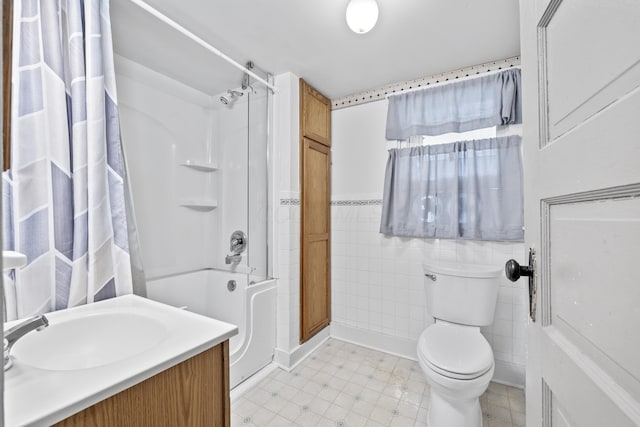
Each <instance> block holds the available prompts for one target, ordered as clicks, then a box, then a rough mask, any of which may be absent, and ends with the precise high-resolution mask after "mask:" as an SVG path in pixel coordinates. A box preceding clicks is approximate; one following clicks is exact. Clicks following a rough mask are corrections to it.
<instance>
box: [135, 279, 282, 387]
mask: <svg viewBox="0 0 640 427" xmlns="http://www.w3.org/2000/svg"><path fill="white" fill-rule="evenodd" d="M254 279H256V278H253V277H251V276H249V275H247V274H240V273H231V272H225V271H219V270H198V271H194V272H190V273H185V274H177V275H172V276H169V277H162V278H156V279H147V297H148V298H149V299H152V300H155V301H159V302H162V303H165V304H169V305H172V306H174V307H180V308H184V309H186V310H189V311H192V312H194V313H198V314H202V315H204V316H207V317H211V318H214V319H218V320H222V321H224V322H228V323H232V324H234V325H237V326H238V330H239V332H238V335H236V336H234V337H232V338H231V339H230V340H229V363H230V371H229V376H230V384H231V388H234V387H235V386H237V385H238V384H240V383H241V382H242V381H244V380H245V379H247V378H249V377H250V376H251V375H253V374H254V373H256V372H258V371H259V370H260V369H262V368H263V367H264V366H266V365H268V364H269V363H271V361H272V360H273V352H274V348H275V343H276V281H275V280H263V281H261V282H254ZM230 280H234V281H235V283H236V288H235V290H233V291H230V290H229V289H228V287H227V284H228V282H229V281H230Z"/></svg>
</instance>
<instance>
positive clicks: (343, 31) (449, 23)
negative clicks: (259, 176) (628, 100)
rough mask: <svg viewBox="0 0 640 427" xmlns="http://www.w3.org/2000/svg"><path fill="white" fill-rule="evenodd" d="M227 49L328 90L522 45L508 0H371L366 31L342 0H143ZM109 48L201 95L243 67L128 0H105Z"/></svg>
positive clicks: (409, 75) (385, 80)
mask: <svg viewBox="0 0 640 427" xmlns="http://www.w3.org/2000/svg"><path fill="white" fill-rule="evenodd" d="M146 1H147V3H149V4H150V5H151V6H153V7H154V8H156V9H157V10H159V11H160V12H162V13H163V14H165V15H167V16H168V17H170V18H171V19H173V20H174V21H176V22H178V23H179V24H181V25H182V26H184V27H186V28H187V29H189V30H190V31H192V32H193V33H195V34H196V35H198V36H199V37H201V38H202V39H204V40H206V41H207V42H208V43H210V44H212V45H213V46H215V47H216V48H218V49H219V50H221V51H222V52H224V53H225V54H226V55H228V56H230V57H231V58H233V59H234V60H236V61H237V62H239V63H242V64H244V63H245V62H246V61H248V60H252V61H254V62H255V64H256V65H257V66H258V67H260V68H261V69H264V70H266V71H268V72H270V73H271V74H274V75H277V74H280V73H283V72H286V71H291V72H293V73H294V74H296V75H298V76H300V77H303V78H304V79H305V80H307V81H308V82H309V83H310V84H311V85H313V86H315V87H316V88H317V89H318V90H319V91H321V92H323V93H324V94H325V95H326V96H328V97H329V98H331V99H335V98H339V97H342V96H346V95H350V94H353V93H357V92H361V91H364V90H367V89H374V88H378V87H380V86H384V85H387V84H391V83H395V82H399V81H403V80H410V79H415V78H419V77H423V76H428V75H431V74H436V73H440V72H444V71H449V70H454V69H457V68H462V67H465V66H470V65H475V64H480V63H483V62H489V61H493V60H497V59H503V58H508V57H512V56H517V55H519V54H520V38H519V16H518V2H517V1H515V0H482V1H480V0H377V2H378V6H379V9H380V15H379V19H378V23H377V25H376V27H374V29H373V30H371V31H370V32H369V33H367V34H364V35H359V34H355V33H353V32H351V30H349V28H348V27H347V24H346V22H345V10H346V6H347V3H348V0H180V1H175V0H146ZM111 22H112V24H111V25H112V32H113V42H114V51H115V52H116V53H117V54H119V55H122V56H124V57H126V58H128V59H131V60H133V61H136V62H138V63H140V64H142V65H145V66H147V67H149V68H152V69H154V70H156V71H158V72H160V73H162V74H165V75H167V76H169V77H172V78H174V79H176V80H179V81H182V82H183V83H186V84H187V85H189V86H192V87H194V88H196V89H198V90H201V91H204V92H206V93H208V94H218V93H221V92H224V91H226V90H227V89H229V88H235V87H238V86H240V82H241V79H242V73H241V71H239V70H237V69H235V68H233V67H231V66H230V65H228V64H226V63H225V62H223V61H222V60H221V59H219V58H217V57H216V56H215V55H213V54H211V53H209V52H208V51H206V50H205V49H204V48H201V47H200V46H198V45H197V44H195V43H194V42H192V41H191V40H189V39H187V38H186V37H184V36H182V35H181V34H180V33H178V32H177V31H176V30H174V29H172V28H171V27H169V26H168V25H166V24H164V23H162V22H160V21H159V20H158V19H156V18H155V17H153V16H152V15H150V14H149V13H148V12H146V11H143V10H142V9H141V8H140V7H138V6H136V5H135V4H133V3H131V2H130V1H129V0H111Z"/></svg>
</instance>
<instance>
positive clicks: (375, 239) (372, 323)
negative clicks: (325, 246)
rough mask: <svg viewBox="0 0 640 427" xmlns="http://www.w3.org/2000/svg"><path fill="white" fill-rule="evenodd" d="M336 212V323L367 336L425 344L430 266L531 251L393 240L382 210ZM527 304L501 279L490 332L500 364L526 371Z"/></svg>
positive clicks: (520, 291)
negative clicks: (384, 230)
mask: <svg viewBox="0 0 640 427" xmlns="http://www.w3.org/2000/svg"><path fill="white" fill-rule="evenodd" d="M342 200H349V198H347V197H343V198H342ZM352 200H360V199H352ZM332 209H333V210H332V212H333V213H334V215H333V217H332V236H331V238H332V239H333V240H334V246H333V247H334V249H335V250H334V251H333V252H332V260H331V263H332V277H333V279H334V282H333V284H332V288H333V292H332V301H333V305H334V307H335V308H334V312H333V322H337V323H342V324H346V325H350V326H355V327H357V328H360V329H363V330H367V331H373V332H379V333H384V334H387V335H392V336H395V337H399V338H407V339H411V340H416V341H417V339H418V337H419V336H420V334H421V333H422V331H423V330H424V329H425V328H426V326H427V325H428V324H430V323H431V322H432V319H431V317H430V316H429V314H428V313H427V310H426V296H425V290H424V277H423V271H422V263H423V262H424V261H426V260H446V261H458V262H471V263H492V264H497V265H502V264H503V263H504V262H505V261H506V260H507V259H509V258H511V257H519V256H520V254H523V253H524V246H523V244H522V243H505V242H478V241H455V240H445V239H414V238H405V237H387V236H383V235H381V234H380V233H379V232H378V226H379V220H380V206H379V205H366V206H358V205H347V206H334V207H333V208H332ZM363 218H369V219H368V220H367V221H363ZM372 218H373V219H372ZM520 257H521V256H520ZM525 302H526V289H525V288H524V287H523V286H520V284H519V283H518V284H514V283H511V282H509V281H508V280H507V279H506V278H501V279H500V289H499V293H498V302H497V304H496V313H495V320H494V323H493V325H490V326H487V327H483V328H482V333H483V334H484V335H485V337H486V338H487V341H488V342H489V343H490V344H491V345H492V347H493V349H494V354H495V357H496V360H500V361H504V362H510V363H514V364H516V365H520V366H522V367H523V366H524V358H525V355H526V352H525V351H524V350H523V344H524V342H525V328H526V307H525V305H524V303H525ZM520 303H522V304H520ZM522 311H524V314H523V313H521V312H522Z"/></svg>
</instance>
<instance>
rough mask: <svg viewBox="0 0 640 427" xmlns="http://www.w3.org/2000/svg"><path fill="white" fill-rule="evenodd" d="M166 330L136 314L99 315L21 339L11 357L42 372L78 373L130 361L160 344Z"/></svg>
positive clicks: (155, 321)
mask: <svg viewBox="0 0 640 427" xmlns="http://www.w3.org/2000/svg"><path fill="white" fill-rule="evenodd" d="M166 335H167V329H166V328H165V327H164V325H163V324H162V323H160V322H159V321H158V320H156V319H153V318H151V317H148V316H144V315H140V314H137V313H127V312H119V313H110V312H106V313H96V314H91V315H88V316H83V317H81V318H74V319H69V320H66V321H62V322H59V323H51V324H50V326H49V327H48V328H46V329H44V330H42V331H40V332H32V333H29V334H27V335H25V336H24V337H22V338H21V339H20V340H19V341H18V342H16V344H15V345H14V347H13V349H12V351H11V355H12V357H13V359H14V360H15V361H16V362H20V363H24V364H26V365H30V366H33V367H35V368H39V369H48V370H63V371H66V370H79V369H88V368H96V367H99V366H104V365H107V364H110V363H114V362H118V361H121V360H125V359H128V358H130V357H132V356H135V355H137V354H140V353H142V352H144V351H147V350H149V349H151V348H153V347H155V346H156V345H158V344H159V343H160V342H161V341H162V340H163V339H164V338H165V337H166Z"/></svg>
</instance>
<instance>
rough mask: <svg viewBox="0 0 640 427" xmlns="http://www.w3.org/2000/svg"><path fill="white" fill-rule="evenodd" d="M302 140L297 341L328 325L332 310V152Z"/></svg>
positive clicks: (321, 145) (304, 139)
mask: <svg viewBox="0 0 640 427" xmlns="http://www.w3.org/2000/svg"><path fill="white" fill-rule="evenodd" d="M302 142H303V143H302V165H301V166H302V188H303V190H302V206H301V212H302V218H301V222H302V230H301V240H302V242H301V243H302V251H301V274H300V279H301V280H300V286H301V289H300V342H304V341H306V340H307V339H309V338H311V337H312V336H313V335H315V334H316V333H317V332H318V331H320V330H321V329H322V328H324V327H325V326H327V325H328V324H329V321H330V310H331V299H330V297H331V294H330V272H331V265H330V244H329V227H330V223H331V221H330V167H331V162H330V156H331V152H330V150H329V147H327V146H326V145H323V144H320V143H318V142H315V141H312V140H310V139H308V138H303V140H302Z"/></svg>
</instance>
